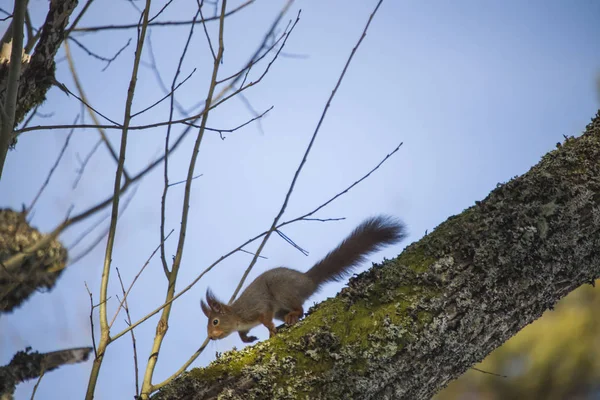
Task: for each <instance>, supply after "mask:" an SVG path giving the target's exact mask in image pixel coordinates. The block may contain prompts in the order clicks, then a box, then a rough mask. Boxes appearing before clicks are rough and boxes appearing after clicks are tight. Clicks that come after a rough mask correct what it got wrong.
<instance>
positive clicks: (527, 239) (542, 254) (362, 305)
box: [154, 112, 600, 399]
mask: <svg viewBox="0 0 600 400" xmlns="http://www.w3.org/2000/svg"><path fill="white" fill-rule="evenodd" d="M557 147H558V148H557V149H556V150H554V151H552V152H550V153H549V154H547V155H545V156H544V157H543V158H542V160H541V161H540V163H539V164H538V165H536V166H534V167H533V168H532V169H531V170H530V171H529V172H527V173H526V174H524V175H522V176H521V177H518V178H515V179H512V180H511V181H509V182H508V183H506V184H503V185H499V186H498V188H496V189H495V190H494V191H493V192H492V193H491V194H490V195H489V196H488V197H487V198H486V199H485V200H483V201H481V202H476V203H475V205H474V206H472V207H470V208H468V209H467V210H465V211H464V212H462V213H461V214H459V215H456V216H454V217H451V218H449V219H448V220H447V221H446V222H444V223H442V224H441V225H440V226H438V227H437V228H436V229H435V231H434V232H433V233H431V234H429V235H427V236H426V237H424V238H423V239H421V240H420V241H419V242H416V243H413V244H412V245H410V246H408V247H407V248H406V249H405V251H404V252H403V253H402V254H400V255H399V256H398V257H397V258H395V259H393V260H387V261H385V262H384V263H382V264H381V265H375V266H373V267H372V268H371V269H369V270H368V271H366V272H364V273H362V274H360V275H359V276H357V277H355V278H353V279H351V281H350V283H349V285H348V287H347V288H345V289H344V290H342V292H341V293H340V294H339V295H338V296H336V297H335V298H333V299H329V300H327V301H325V302H323V303H321V304H319V305H318V306H317V307H314V308H313V309H312V310H311V311H310V312H309V314H310V315H309V316H308V317H307V318H306V319H305V320H303V321H301V322H300V323H299V324H297V325H296V326H295V327H293V328H291V329H285V330H283V331H282V332H280V333H279V334H278V335H277V336H275V337H274V338H272V339H270V340H268V341H265V342H262V343H259V344H257V345H255V346H253V347H248V348H245V349H244V350H242V351H239V352H229V353H226V354H225V355H223V356H222V357H221V358H220V359H219V360H217V361H215V362H213V363H212V364H211V365H209V366H208V367H207V368H205V369H196V370H192V371H190V372H189V373H187V374H185V375H183V376H182V377H180V378H179V379H177V380H176V381H175V382H173V383H172V384H170V385H167V386H166V387H164V388H163V389H161V391H160V392H159V393H158V394H157V395H156V396H155V397H154V398H155V399H167V398H168V399H213V398H217V396H219V398H227V399H238V398H244V399H258V398H261V399H262V398H326V399H339V398H360V399H429V398H431V396H432V395H433V394H435V393H436V392H437V391H439V390H440V389H441V388H443V387H444V386H446V384H447V383H448V382H449V381H451V380H452V379H455V378H457V377H458V376H460V375H461V374H462V373H463V372H465V371H466V370H467V369H468V368H469V367H471V366H472V365H473V364H475V363H476V362H478V361H480V360H482V359H483V358H484V357H485V356H486V355H487V354H489V353H490V352H491V351H492V350H494V349H495V348H497V347H498V346H500V345H501V344H502V343H504V342H505V341H506V340H507V339H509V338H510V337H511V336H513V335H515V334H516V333H517V332H518V331H519V330H520V329H521V328H523V327H524V326H525V325H527V324H529V323H531V322H533V321H534V320H536V319H537V318H539V317H540V316H541V315H542V313H543V312H544V311H546V310H547V309H549V308H550V309H551V308H552V307H553V306H554V304H556V302H557V301H558V300H559V299H561V298H562V297H563V296H565V295H566V294H567V293H569V292H571V291H572V290H574V289H576V288H577V287H578V286H580V285H582V284H585V283H592V282H593V280H594V279H596V278H598V277H600V251H599V250H598V249H599V248H600V164H599V163H598V160H599V159H600V112H599V113H598V114H597V115H596V117H595V119H594V120H592V123H591V124H589V125H588V126H587V129H586V132H585V133H584V134H583V135H582V136H581V137H579V138H577V139H574V138H568V139H567V140H566V141H565V142H564V143H563V144H559V145H558V146H557Z"/></svg>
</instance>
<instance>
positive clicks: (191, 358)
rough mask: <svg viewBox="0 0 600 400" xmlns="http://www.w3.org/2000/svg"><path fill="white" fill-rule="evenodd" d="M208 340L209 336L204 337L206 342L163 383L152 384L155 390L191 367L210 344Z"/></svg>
mask: <svg viewBox="0 0 600 400" xmlns="http://www.w3.org/2000/svg"><path fill="white" fill-rule="evenodd" d="M208 342H210V339H209V338H206V339H204V343H202V345H200V348H199V349H198V350H196V352H195V353H194V354H192V356H191V357H190V358H189V359H188V360H187V361H186V362H185V363H184V364H183V365H182V366H181V367H180V368H179V369H178V370H177V371H175V373H174V374H173V375H171V376H170V377H168V378H167V379H165V380H164V381H162V382H161V383H158V384H156V385H152V389H153V390H158V389H160V388H162V387H164V386H166V385H168V384H169V383H170V382H171V381H173V379H175V378H177V377H178V376H179V375H181V374H182V373H183V371H185V370H186V369H187V367H189V366H190V365H191V364H192V363H193V362H194V361H195V360H196V358H198V356H199V355H200V354H202V352H203V351H204V349H205V348H206V346H207V345H208Z"/></svg>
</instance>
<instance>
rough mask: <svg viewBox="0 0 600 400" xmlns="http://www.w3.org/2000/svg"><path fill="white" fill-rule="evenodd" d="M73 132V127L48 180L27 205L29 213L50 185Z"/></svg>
mask: <svg viewBox="0 0 600 400" xmlns="http://www.w3.org/2000/svg"><path fill="white" fill-rule="evenodd" d="M77 119H79V115H78V116H77V117H75V120H76V121H77ZM73 132H74V130H73V129H71V131H70V132H69V134H68V135H67V139H66V140H65V144H64V145H63V147H62V149H61V150H60V152H59V153H58V157H57V158H56V161H54V165H52V167H51V168H50V171H49V172H48V175H47V176H46V180H45V181H44V183H43V184H42V186H41V187H40V190H38V192H37V194H36V195H35V197H34V198H33V200H32V201H31V204H30V205H29V207H27V211H26V213H27V214H29V213H30V212H31V210H32V209H33V206H35V203H36V202H37V201H38V199H39V198H40V196H41V195H42V193H43V192H44V190H45V189H46V187H47V186H48V183H49V182H50V178H52V175H53V174H54V171H55V170H56V167H58V164H59V163H60V160H61V159H62V156H63V155H64V154H65V150H67V147H68V146H69V141H70V140H71V136H73Z"/></svg>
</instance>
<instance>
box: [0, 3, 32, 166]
mask: <svg viewBox="0 0 600 400" xmlns="http://www.w3.org/2000/svg"><path fill="white" fill-rule="evenodd" d="M14 4H15V7H14V10H13V20H12V49H11V53H10V64H9V65H8V82H7V84H6V97H4V104H2V108H3V114H4V118H2V122H1V123H0V178H2V171H3V169H4V163H5V161H6V155H7V153H8V147H9V146H10V144H11V142H12V140H13V128H14V125H15V115H16V112H17V93H18V90H19V81H20V77H21V58H22V54H23V22H24V21H25V13H26V11H27V2H26V1H22V0H15V3H14ZM0 103H1V102H0Z"/></svg>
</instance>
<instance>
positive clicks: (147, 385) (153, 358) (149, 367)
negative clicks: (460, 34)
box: [141, 0, 227, 396]
mask: <svg viewBox="0 0 600 400" xmlns="http://www.w3.org/2000/svg"><path fill="white" fill-rule="evenodd" d="M226 9H227V0H222V2H221V18H220V20H219V47H218V50H217V57H216V59H215V60H214V63H213V71H212V76H211V79H210V85H209V88H208V93H207V95H206V102H205V104H206V109H207V110H208V109H209V108H208V107H209V106H210V105H211V104H212V101H213V97H214V94H215V89H216V86H217V83H216V82H217V76H218V73H219V68H220V66H221V61H222V59H223V51H224V44H223V31H224V26H225V10H226ZM208 115H209V113H208V111H206V112H204V115H203V116H202V122H201V127H200V129H199V131H198V136H197V137H196V142H195V143H194V149H193V150H192V157H191V159H190V163H189V168H188V175H187V182H186V184H185V192H184V199H183V205H182V210H181V228H180V230H179V241H178V243H177V251H176V253H175V259H174V260H173V264H172V267H171V272H170V273H169V285H168V288H167V293H166V300H167V301H168V300H169V299H171V298H172V297H173V295H174V293H175V285H176V282H177V276H178V272H179V267H180V266H181V260H182V257H183V249H184V244H185V235H186V231H187V223H188V215H189V210H190V207H189V202H190V197H191V191H192V190H191V189H192V177H193V176H194V169H195V167H196V161H197V159H198V152H199V150H200V145H201V144H202V139H203V137H204V133H205V130H204V128H205V127H206V122H207V120H208ZM170 313H171V306H170V305H169V306H166V307H165V308H164V309H163V310H162V315H161V316H160V320H159V322H158V325H157V327H156V335H155V336H154V342H153V344H152V350H151V353H150V354H151V355H150V358H149V360H148V363H147V364H146V372H145V374H144V381H143V384H142V392H141V395H142V396H149V395H150V393H152V391H153V387H152V376H153V374H154V369H155V367H156V362H157V360H158V354H159V352H160V348H161V345H162V342H163V340H164V337H165V334H166V332H167V326H168V321H169V317H170Z"/></svg>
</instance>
